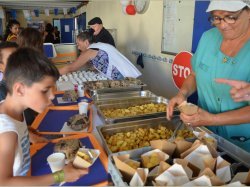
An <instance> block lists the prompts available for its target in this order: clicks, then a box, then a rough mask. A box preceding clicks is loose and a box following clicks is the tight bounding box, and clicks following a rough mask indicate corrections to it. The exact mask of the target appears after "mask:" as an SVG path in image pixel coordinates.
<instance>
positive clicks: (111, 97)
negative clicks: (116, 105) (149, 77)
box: [92, 90, 156, 103]
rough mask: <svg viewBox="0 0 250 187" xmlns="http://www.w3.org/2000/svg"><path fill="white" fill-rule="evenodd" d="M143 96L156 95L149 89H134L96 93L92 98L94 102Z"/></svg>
mask: <svg viewBox="0 0 250 187" xmlns="http://www.w3.org/2000/svg"><path fill="white" fill-rule="evenodd" d="M142 97H143V98H145V97H156V95H155V94H154V93H152V92H151V91H149V90H135V91H126V92H114V93H98V94H96V95H93V96H92V99H93V100H94V101H95V103H96V102H99V101H106V100H119V99H121V98H123V99H126V98H142Z"/></svg>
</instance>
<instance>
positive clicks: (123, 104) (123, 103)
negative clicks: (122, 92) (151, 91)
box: [96, 97, 168, 124]
mask: <svg viewBox="0 0 250 187" xmlns="http://www.w3.org/2000/svg"><path fill="white" fill-rule="evenodd" d="M149 103H154V104H160V103H162V104H166V105H167V103H168V100H167V99H166V98H164V97H148V98H140V99H138V98H131V99H120V100H111V101H110V100H106V101H102V103H101V104H100V105H99V104H96V108H97V112H98V114H99V115H100V117H101V119H102V120H103V122H104V123H106V124H110V123H118V122H126V121H134V120H140V119H145V118H152V117H159V116H166V112H156V113H149V114H142V115H137V116H127V117H118V118H108V117H106V116H105V115H104V114H103V113H102V110H103V109H111V108H112V109H118V108H128V107H131V106H137V105H143V104H149Z"/></svg>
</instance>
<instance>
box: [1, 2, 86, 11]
mask: <svg viewBox="0 0 250 187" xmlns="http://www.w3.org/2000/svg"><path fill="white" fill-rule="evenodd" d="M87 3H88V0H83V1H79V0H71V1H62V0H50V1H46V0H45V1H38V0H22V1H13V0H0V6H2V7H3V8H5V9H16V10H19V9H23V10H26V9H44V8H51V9H53V8H71V7H79V6H81V5H84V4H87Z"/></svg>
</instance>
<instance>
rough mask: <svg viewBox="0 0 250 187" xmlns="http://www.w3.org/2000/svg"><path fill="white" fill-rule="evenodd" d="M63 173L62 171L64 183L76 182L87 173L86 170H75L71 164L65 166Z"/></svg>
mask: <svg viewBox="0 0 250 187" xmlns="http://www.w3.org/2000/svg"><path fill="white" fill-rule="evenodd" d="M63 171H64V180H65V182H74V181H77V180H78V179H79V178H81V177H82V176H84V175H86V174H88V173H89V170H88V169H77V168H75V167H74V166H73V164H72V163H69V164H68V165H66V166H65V167H64V168H63Z"/></svg>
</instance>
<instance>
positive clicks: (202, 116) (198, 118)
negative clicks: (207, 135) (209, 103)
mask: <svg viewBox="0 0 250 187" xmlns="http://www.w3.org/2000/svg"><path fill="white" fill-rule="evenodd" d="M214 117H215V115H214V114H211V113H209V112H207V111H205V110H203V109H201V108H199V109H198V111H197V113H196V114H194V115H186V114H184V113H181V114H180V118H181V120H182V121H183V122H184V123H185V124H188V125H190V126H192V127H199V126H213V125H215V120H214Z"/></svg>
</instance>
